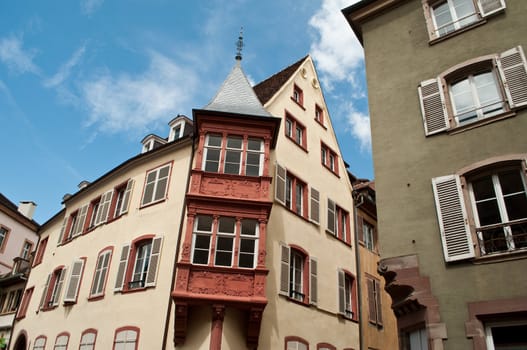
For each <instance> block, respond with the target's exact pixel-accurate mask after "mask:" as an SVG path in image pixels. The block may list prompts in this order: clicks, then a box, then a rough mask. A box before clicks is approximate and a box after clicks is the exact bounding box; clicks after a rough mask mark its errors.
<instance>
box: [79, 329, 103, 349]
mask: <svg viewBox="0 0 527 350" xmlns="http://www.w3.org/2000/svg"><path fill="white" fill-rule="evenodd" d="M97 333H98V332H97V330H96V329H95V328H88V329H85V330H84V331H83V332H82V333H81V338H80V341H79V349H80V347H81V345H83V344H82V337H84V336H85V335H86V334H95V338H94V339H93V348H94V349H95V344H97Z"/></svg>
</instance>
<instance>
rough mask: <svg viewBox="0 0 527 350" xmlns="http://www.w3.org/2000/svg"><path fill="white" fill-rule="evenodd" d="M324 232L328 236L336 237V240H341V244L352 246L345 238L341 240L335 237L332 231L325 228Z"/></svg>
mask: <svg viewBox="0 0 527 350" xmlns="http://www.w3.org/2000/svg"><path fill="white" fill-rule="evenodd" d="M326 234H327V235H328V236H331V237H333V238H334V239H336V240H337V241H339V242H342V243H343V244H345V245H347V246H348V247H350V248H351V247H352V246H351V242H346V241H345V240H343V239H341V238H339V237H337V236H336V235H335V234H334V233H333V232H331V231H328V230H326Z"/></svg>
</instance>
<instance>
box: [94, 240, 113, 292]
mask: <svg viewBox="0 0 527 350" xmlns="http://www.w3.org/2000/svg"><path fill="white" fill-rule="evenodd" d="M113 248H114V247H113V246H108V247H105V248H103V249H101V251H99V254H97V260H95V268H94V270H93V277H92V283H91V284H90V292H89V297H88V300H99V299H102V298H104V295H105V293H106V285H107V283H108V275H109V270H110V265H111V263H112V257H113ZM106 256H108V258H107V260H106V261H107V263H106V265H101V267H100V268H99V261H101V264H104V261H105V260H104V259H105V257H106ZM101 259H102V260H101ZM95 286H97V287H98V288H97V289H96V290H95V292H94V287H95ZM99 287H100V288H99ZM99 289H100V291H98V290H99Z"/></svg>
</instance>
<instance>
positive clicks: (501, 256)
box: [472, 248, 527, 265]
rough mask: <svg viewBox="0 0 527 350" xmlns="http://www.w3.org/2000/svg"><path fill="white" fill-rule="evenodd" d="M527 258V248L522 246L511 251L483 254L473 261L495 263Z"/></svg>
mask: <svg viewBox="0 0 527 350" xmlns="http://www.w3.org/2000/svg"><path fill="white" fill-rule="evenodd" d="M526 258H527V248H520V249H518V250H513V251H510V252H501V253H491V254H487V255H482V256H478V257H476V258H474V259H473V260H472V262H473V263H474V264H475V265H479V264H493V263H499V262H505V261H511V260H520V259H526Z"/></svg>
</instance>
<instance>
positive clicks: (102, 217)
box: [89, 190, 113, 228]
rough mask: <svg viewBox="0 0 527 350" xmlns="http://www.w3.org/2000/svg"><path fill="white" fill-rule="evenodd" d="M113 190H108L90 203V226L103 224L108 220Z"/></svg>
mask: <svg viewBox="0 0 527 350" xmlns="http://www.w3.org/2000/svg"><path fill="white" fill-rule="evenodd" d="M112 196H113V190H109V191H106V192H105V193H104V194H103V195H102V196H101V197H99V198H97V199H96V200H95V201H93V202H92V203H91V205H90V209H91V210H90V212H91V214H90V226H89V227H90V228H93V227H95V226H98V225H100V224H103V223H105V222H106V220H108V214H109V212H110V204H111V202H112Z"/></svg>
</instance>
